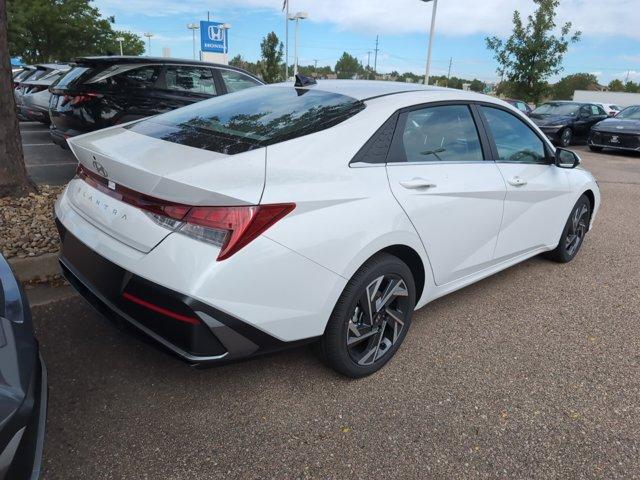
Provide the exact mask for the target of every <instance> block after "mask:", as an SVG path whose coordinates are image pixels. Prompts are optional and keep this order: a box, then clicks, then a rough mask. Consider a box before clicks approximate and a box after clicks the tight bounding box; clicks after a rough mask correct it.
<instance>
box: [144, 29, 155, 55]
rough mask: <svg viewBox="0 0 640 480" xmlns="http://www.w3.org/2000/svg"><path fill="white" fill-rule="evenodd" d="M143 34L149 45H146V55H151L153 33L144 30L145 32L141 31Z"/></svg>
mask: <svg viewBox="0 0 640 480" xmlns="http://www.w3.org/2000/svg"><path fill="white" fill-rule="evenodd" d="M143 35H144V36H145V37H147V40H148V42H149V46H148V47H147V49H148V53H147V57H150V56H151V37H153V33H151V32H146V33H143Z"/></svg>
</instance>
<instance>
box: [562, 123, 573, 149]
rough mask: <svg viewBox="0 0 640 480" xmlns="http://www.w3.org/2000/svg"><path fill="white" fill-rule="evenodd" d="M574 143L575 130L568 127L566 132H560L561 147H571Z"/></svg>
mask: <svg viewBox="0 0 640 480" xmlns="http://www.w3.org/2000/svg"><path fill="white" fill-rule="evenodd" d="M572 141H573V130H571V129H570V128H568V127H567V128H565V129H564V130H562V132H560V146H561V147H563V148H567V147H568V146H570V145H571V142H572Z"/></svg>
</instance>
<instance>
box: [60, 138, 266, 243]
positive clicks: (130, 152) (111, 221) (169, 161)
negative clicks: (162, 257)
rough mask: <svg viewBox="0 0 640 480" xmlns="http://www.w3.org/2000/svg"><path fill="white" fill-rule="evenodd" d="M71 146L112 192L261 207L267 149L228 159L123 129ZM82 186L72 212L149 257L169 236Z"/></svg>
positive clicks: (77, 186) (135, 211)
mask: <svg viewBox="0 0 640 480" xmlns="http://www.w3.org/2000/svg"><path fill="white" fill-rule="evenodd" d="M68 143H69V146H70V147H71V150H72V151H73V153H74V155H75V156H76V158H77V159H78V161H79V162H80V163H81V164H82V165H83V166H84V167H86V168H87V169H89V170H90V171H92V172H94V173H96V174H97V175H99V176H101V177H103V178H105V179H107V180H108V181H109V182H113V183H110V184H109V188H112V187H113V186H114V185H119V186H122V187H125V188H127V189H130V190H133V191H135V192H138V193H141V194H144V195H147V196H149V197H153V198H156V199H159V200H162V201H165V202H169V203H175V204H181V205H192V206H235V205H257V204H258V203H260V198H261V196H262V191H263V188H264V181H265V161H266V148H260V149H256V150H251V151H248V152H245V153H241V154H237V155H226V154H222V153H217V152H212V151H208V150H202V149H198V148H194V147H188V146H184V145H178V144H176V143H172V142H167V141H164V140H160V139H156V138H152V137H149V136H146V135H141V134H138V133H135V132H132V131H130V130H128V129H126V128H123V127H122V126H117V127H111V128H107V129H104V130H100V131H97V132H93V133H90V134H87V135H81V136H78V137H74V138H71V139H69V140H68ZM81 183H84V182H81V181H79V180H76V181H75V182H74V185H73V188H70V189H69V190H68V192H69V199H70V201H71V203H72V204H73V206H74V208H75V209H76V210H78V211H79V213H81V214H82V216H83V217H85V218H86V219H87V220H89V221H90V222H91V223H93V224H94V225H95V226H96V227H98V228H100V229H101V230H103V231H105V232H106V233H108V234H109V235H111V236H113V237H115V238H117V239H118V240H120V241H121V242H123V243H125V244H127V245H129V246H131V247H133V248H135V249H137V250H139V251H142V252H148V251H150V250H151V249H152V248H154V247H155V246H156V245H157V244H158V243H160V242H161V241H162V240H163V239H164V238H165V237H166V236H167V235H168V234H170V233H171V230H170V229H168V228H165V227H161V226H159V225H158V224H157V223H156V222H155V221H154V220H153V219H152V218H151V216H149V214H147V213H145V212H144V211H143V210H141V209H139V208H137V207H135V206H133V205H130V204H127V203H125V202H122V201H120V200H118V198H113V196H109V195H107V194H105V193H103V192H101V191H99V190H97V189H95V188H93V187H91V186H90V185H88V184H85V185H82V184H81ZM116 197H117V196H116ZM114 211H115V212H116V213H115V214H113V212H114Z"/></svg>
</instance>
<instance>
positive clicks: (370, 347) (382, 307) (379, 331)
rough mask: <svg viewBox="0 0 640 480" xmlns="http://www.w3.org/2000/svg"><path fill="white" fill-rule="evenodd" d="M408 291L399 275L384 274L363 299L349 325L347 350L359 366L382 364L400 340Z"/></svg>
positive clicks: (407, 309)
mask: <svg viewBox="0 0 640 480" xmlns="http://www.w3.org/2000/svg"><path fill="white" fill-rule="evenodd" d="M410 307H411V306H410V300H409V292H408V289H407V286H406V284H405V282H404V280H403V279H402V278H401V277H400V276H398V275H392V274H388V275H382V276H380V277H378V278H376V279H375V280H374V281H372V282H371V283H370V284H369V285H368V286H367V288H366V289H365V292H363V294H362V295H361V296H360V298H359V299H358V302H357V304H356V306H355V309H354V311H353V314H352V316H351V318H350V319H349V322H348V324H347V350H348V352H349V356H350V357H351V359H352V360H353V361H354V362H355V363H357V364H358V365H372V364H374V363H375V362H378V361H380V359H382V358H383V357H384V356H385V355H386V354H387V353H388V352H390V351H391V349H392V347H393V345H394V344H395V343H396V342H397V341H398V339H399V338H401V334H402V332H403V330H404V329H405V319H406V316H407V313H409V309H410Z"/></svg>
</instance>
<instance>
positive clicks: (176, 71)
mask: <svg viewBox="0 0 640 480" xmlns="http://www.w3.org/2000/svg"><path fill="white" fill-rule="evenodd" d="M165 82H166V87H167V89H168V90H177V91H180V92H190V93H202V94H207V95H215V94H216V87H215V84H214V83H213V73H212V72H211V69H210V68H202V67H181V66H180V67H179V66H171V65H170V66H168V67H167V70H166V72H165Z"/></svg>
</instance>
